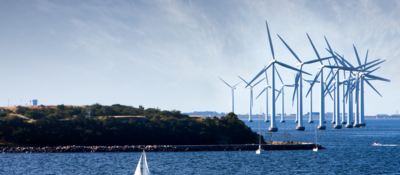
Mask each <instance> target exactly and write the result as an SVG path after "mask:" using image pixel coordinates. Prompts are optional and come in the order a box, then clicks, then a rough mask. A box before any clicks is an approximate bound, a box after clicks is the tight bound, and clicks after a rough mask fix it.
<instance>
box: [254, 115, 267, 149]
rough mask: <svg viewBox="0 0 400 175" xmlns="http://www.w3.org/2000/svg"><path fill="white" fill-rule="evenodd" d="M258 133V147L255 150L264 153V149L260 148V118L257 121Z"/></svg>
mask: <svg viewBox="0 0 400 175" xmlns="http://www.w3.org/2000/svg"><path fill="white" fill-rule="evenodd" d="M258 133H259V135H258V137H259V140H258V149H257V150H256V154H263V153H265V151H264V150H263V149H262V148H261V118H260V121H259V122H258Z"/></svg>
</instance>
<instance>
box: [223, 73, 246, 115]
mask: <svg viewBox="0 0 400 175" xmlns="http://www.w3.org/2000/svg"><path fill="white" fill-rule="evenodd" d="M218 78H219V79H221V81H222V82H224V83H225V84H226V85H227V86H228V87H230V88H231V106H232V112H233V113H235V106H234V104H235V103H234V102H235V99H234V91H235V89H236V86H237V85H238V84H240V83H241V82H239V83H237V84H235V85H234V86H230V85H229V84H228V83H226V82H225V81H224V80H223V79H222V78H221V77H218Z"/></svg>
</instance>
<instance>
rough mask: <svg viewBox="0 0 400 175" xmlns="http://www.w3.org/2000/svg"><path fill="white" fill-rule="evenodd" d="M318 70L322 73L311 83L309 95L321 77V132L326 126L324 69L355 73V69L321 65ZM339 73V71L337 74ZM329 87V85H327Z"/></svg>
mask: <svg viewBox="0 0 400 175" xmlns="http://www.w3.org/2000/svg"><path fill="white" fill-rule="evenodd" d="M318 68H319V69H320V71H319V72H318V73H317V74H316V76H315V78H314V81H313V82H312V83H311V86H310V89H309V90H308V92H307V95H306V96H308V94H309V93H310V91H311V89H312V87H313V86H314V84H315V82H316V81H317V79H318V77H320V86H321V110H320V115H319V125H318V129H319V130H325V129H326V126H325V125H324V120H325V95H324V92H325V90H324V89H325V88H324V74H323V73H324V71H323V70H324V68H328V69H342V70H351V71H354V70H355V69H352V68H347V67H340V66H326V65H323V64H322V65H320V66H318ZM336 73H338V71H337V72H336ZM327 86H328V87H329V85H327Z"/></svg>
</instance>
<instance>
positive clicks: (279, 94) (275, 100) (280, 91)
mask: <svg viewBox="0 0 400 175" xmlns="http://www.w3.org/2000/svg"><path fill="white" fill-rule="evenodd" d="M282 89H283V87H282V88H281V90H280V91H279V93H278V95H277V96H276V98H275V101H276V100H278V97H279V95H281V92H282Z"/></svg>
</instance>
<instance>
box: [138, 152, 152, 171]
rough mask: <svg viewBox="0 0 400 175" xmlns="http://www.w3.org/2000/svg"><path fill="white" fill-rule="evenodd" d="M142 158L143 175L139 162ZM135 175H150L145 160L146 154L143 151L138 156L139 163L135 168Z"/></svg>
mask: <svg viewBox="0 0 400 175" xmlns="http://www.w3.org/2000/svg"><path fill="white" fill-rule="evenodd" d="M142 157H143V173H142V168H141V166H140V165H141V164H140V162H141V161H142ZM135 175H150V170H149V166H147V158H146V152H145V151H144V150H143V153H142V155H141V156H140V159H139V163H138V165H137V167H136V171H135Z"/></svg>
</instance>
